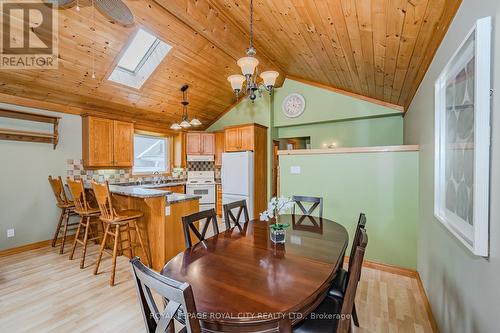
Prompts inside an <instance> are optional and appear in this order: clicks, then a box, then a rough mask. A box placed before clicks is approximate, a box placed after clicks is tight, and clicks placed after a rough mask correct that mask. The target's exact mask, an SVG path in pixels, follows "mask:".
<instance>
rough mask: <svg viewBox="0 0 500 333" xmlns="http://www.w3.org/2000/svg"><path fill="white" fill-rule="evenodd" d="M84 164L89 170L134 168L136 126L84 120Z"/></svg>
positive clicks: (87, 118) (98, 119)
mask: <svg viewBox="0 0 500 333" xmlns="http://www.w3.org/2000/svg"><path fill="white" fill-rule="evenodd" d="M82 120H83V126H82V134H83V137H82V144H83V147H82V152H83V164H84V166H85V167H87V168H97V167H132V165H133V164H134V125H133V124H132V123H126V122H122V121H117V120H111V119H104V118H97V117H92V116H85V117H83V118H82Z"/></svg>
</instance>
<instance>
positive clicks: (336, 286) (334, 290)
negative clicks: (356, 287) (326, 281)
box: [328, 213, 366, 327]
mask: <svg viewBox="0 0 500 333" xmlns="http://www.w3.org/2000/svg"><path fill="white" fill-rule="evenodd" d="M365 227H366V215H365V214H364V213H360V214H359V218H358V224H357V225H356V231H355V233H354V238H353V240H352V246H351V252H350V254H349V264H348V266H347V271H346V270H345V269H344V268H342V267H341V268H340V269H339V270H338V271H337V275H336V276H335V279H334V280H333V282H332V284H331V286H330V290H329V291H328V296H330V297H333V298H337V299H343V298H344V294H345V291H346V288H347V280H348V276H349V272H350V271H351V270H352V265H353V264H354V261H353V260H351V258H353V257H354V254H355V251H356V246H355V244H357V243H358V242H359V238H360V237H361V230H365ZM352 317H353V321H354V325H356V326H357V327H359V319H358V313H357V311H356V304H353V311H352Z"/></svg>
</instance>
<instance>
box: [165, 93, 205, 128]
mask: <svg viewBox="0 0 500 333" xmlns="http://www.w3.org/2000/svg"><path fill="white" fill-rule="evenodd" d="M188 88H189V86H188V85H187V84H185V85H183V86H182V87H181V91H182V101H181V105H182V119H181V122H180V123H173V124H172V125H171V126H170V129H173V130H181V129H186V128H189V127H191V126H195V127H196V126H200V125H201V121H199V120H198V119H196V118H193V119H191V121H189V118H188V109H187V107H188V105H189V101H188V99H187V90H188Z"/></svg>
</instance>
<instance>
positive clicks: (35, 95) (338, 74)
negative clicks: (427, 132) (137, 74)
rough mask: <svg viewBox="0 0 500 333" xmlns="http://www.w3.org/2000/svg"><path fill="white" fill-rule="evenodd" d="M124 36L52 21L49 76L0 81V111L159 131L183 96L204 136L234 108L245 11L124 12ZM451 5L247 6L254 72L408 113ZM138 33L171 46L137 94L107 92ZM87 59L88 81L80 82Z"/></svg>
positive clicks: (209, 4)
mask: <svg viewBox="0 0 500 333" xmlns="http://www.w3.org/2000/svg"><path fill="white" fill-rule="evenodd" d="M125 2H126V3H127V5H128V6H129V7H130V9H131V10H132V12H133V13H134V15H135V19H136V25H135V26H134V27H129V28H125V27H122V26H119V25H116V24H112V23H110V22H108V21H107V20H106V19H105V18H104V17H103V16H101V15H100V14H96V15H95V17H96V31H95V32H93V31H92V29H91V28H92V21H91V20H90V19H89V18H91V17H92V15H91V13H92V10H91V7H83V8H82V10H81V11H80V12H77V11H76V10H75V9H74V8H73V9H66V10H61V11H60V12H59V37H60V39H59V52H60V62H59V69H57V70H16V71H14V70H3V71H0V102H1V101H4V102H11V103H17V104H21V105H27V106H40V107H46V108H50V109H53V110H56V111H64V112H70V113H80V114H81V113H91V114H96V115H101V116H112V117H119V118H122V119H131V120H132V119H133V120H135V121H137V122H138V123H143V124H150V125H151V124H154V125H155V126H163V127H164V126H169V125H170V123H171V122H173V121H177V120H179V118H180V116H181V109H180V103H179V102H180V98H181V94H180V92H179V89H180V87H181V86H182V84H184V83H187V84H189V85H190V86H191V88H190V95H189V96H190V102H191V104H190V108H189V112H190V116H196V117H198V118H199V119H200V120H201V121H202V122H203V124H204V127H206V126H207V125H208V124H210V123H211V122H212V121H213V120H214V119H216V118H217V117H218V115H220V114H221V113H222V112H224V110H225V109H227V108H228V107H229V106H230V105H231V104H232V103H234V97H233V94H232V92H231V90H230V86H229V84H228V82H227V81H226V77H227V76H228V75H229V74H233V73H238V72H239V68H238V67H237V66H236V60H237V59H238V58H240V57H241V56H243V55H244V50H245V48H246V47H248V34H249V28H248V18H249V1H237V0H141V1H136V0H126V1H125ZM460 2H461V0H328V1H325V0H273V1H268V0H255V21H256V22H255V34H254V35H255V44H256V47H257V57H258V58H259V60H260V63H261V65H260V66H259V68H260V69H261V70H268V69H275V70H278V71H280V74H281V75H280V82H279V84H281V83H282V80H283V79H284V77H285V75H289V76H291V77H298V78H301V79H306V80H309V81H314V82H318V83H322V84H325V85H329V86H333V87H336V88H339V89H343V90H346V91H348V92H352V93H356V94H361V95H364V96H368V97H371V98H375V99H378V100H380V101H384V102H387V103H392V104H395V105H400V106H404V107H406V106H408V105H409V103H410V101H411V99H412V98H413V95H414V93H415V92H416V89H417V88H418V85H419V83H420V82H421V80H422V78H423V75H424V74H425V71H426V69H427V67H428V65H429V63H430V61H431V60H432V57H433V55H434V53H435V51H436V49H437V47H438V46H439V43H440V41H441V40H442V37H443V36H444V34H445V32H446V29H447V28H448V26H449V23H450V22H451V19H452V18H453V16H454V14H455V12H456V10H457V9H458V6H459V4H460ZM139 27H144V28H146V29H148V30H150V31H152V32H153V33H154V34H156V35H157V36H158V37H159V38H161V39H162V40H164V41H166V42H167V43H169V44H171V45H172V46H173V49H172V51H171V52H170V53H169V54H168V55H167V57H166V58H165V59H164V61H163V62H162V64H161V65H160V66H159V68H158V69H157V70H156V71H155V72H154V73H153V75H152V76H151V78H150V79H149V80H148V81H146V83H145V84H144V86H143V87H142V89H140V90H135V89H132V88H128V87H125V86H121V85H118V84H114V83H112V82H110V81H108V80H107V77H108V75H109V74H110V72H111V71H112V69H113V68H114V66H115V65H116V63H117V61H118V58H119V55H120V53H121V52H122V50H123V48H124V46H126V45H127V42H128V41H129V39H130V38H131V37H132V36H133V34H134V32H135V31H136V30H137V29H138V28H139ZM91 47H94V48H95V52H96V61H95V66H96V75H97V78H96V79H92V78H91V63H92V61H91Z"/></svg>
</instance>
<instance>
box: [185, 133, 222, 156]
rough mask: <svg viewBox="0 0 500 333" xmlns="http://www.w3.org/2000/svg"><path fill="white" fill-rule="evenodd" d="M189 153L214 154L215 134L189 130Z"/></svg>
mask: <svg viewBox="0 0 500 333" xmlns="http://www.w3.org/2000/svg"><path fill="white" fill-rule="evenodd" d="M186 154H187V155H214V154H215V134H214V133H204V132H188V133H187V134H186Z"/></svg>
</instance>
